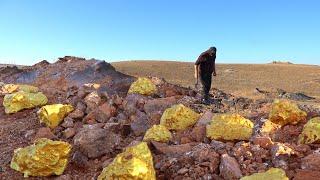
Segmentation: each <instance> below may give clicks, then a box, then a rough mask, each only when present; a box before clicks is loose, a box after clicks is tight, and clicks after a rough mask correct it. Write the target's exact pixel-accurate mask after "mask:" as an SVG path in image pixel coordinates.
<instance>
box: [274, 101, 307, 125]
mask: <svg viewBox="0 0 320 180" xmlns="http://www.w3.org/2000/svg"><path fill="white" fill-rule="evenodd" d="M306 117H307V113H306V112H304V111H302V110H300V109H299V107H298V106H297V105H296V104H294V103H292V102H290V101H287V100H278V99H277V100H275V101H274V102H273V105H272V108H271V112H270V114H269V120H270V121H272V122H273V123H276V124H279V125H281V126H284V125H287V124H297V123H298V122H299V121H302V120H305V119H306Z"/></svg>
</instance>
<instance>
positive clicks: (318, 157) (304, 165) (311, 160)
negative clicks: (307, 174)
mask: <svg viewBox="0 0 320 180" xmlns="http://www.w3.org/2000/svg"><path fill="white" fill-rule="evenodd" d="M301 169H305V170H312V171H319V172H320V154H317V153H314V154H310V155H308V156H307V157H305V158H303V159H302V162H301ZM319 178H320V177H319Z"/></svg>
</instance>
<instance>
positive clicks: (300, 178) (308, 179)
mask: <svg viewBox="0 0 320 180" xmlns="http://www.w3.org/2000/svg"><path fill="white" fill-rule="evenodd" d="M319 177H320V172H319V171H310V170H301V169H298V170H297V173H296V174H295V175H294V178H293V180H319Z"/></svg>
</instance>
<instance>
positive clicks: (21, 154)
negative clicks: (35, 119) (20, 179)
mask: <svg viewBox="0 0 320 180" xmlns="http://www.w3.org/2000/svg"><path fill="white" fill-rule="evenodd" d="M70 151H71V145H70V144H69V143H67V142H63V141H52V140H50V139H46V138H42V139H38V140H36V142H35V144H33V145H31V146H27V147H25V148H18V149H16V150H14V155H13V157H12V160H11V164H10V167H11V168H12V169H14V170H16V171H19V172H21V173H23V174H24V176H25V177H28V176H50V175H61V174H62V173H63V171H64V169H65V168H66V166H67V163H68V156H69V153H70Z"/></svg>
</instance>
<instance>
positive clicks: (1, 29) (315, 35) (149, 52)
mask: <svg viewBox="0 0 320 180" xmlns="http://www.w3.org/2000/svg"><path fill="white" fill-rule="evenodd" d="M209 46H216V47H217V49H218V56H217V62H218V63H267V62H270V61H271V60H290V61H292V62H294V63H304V64H320V1H319V0H157V1H156V0H113V1H111V0H110V1H109V0H105V1H103V0H101V1H98V0H87V1H82V0H0V63H4V62H13V63H17V64H33V63H36V62H37V61H39V60H42V59H47V60H49V61H50V62H53V61H54V60H55V59H56V58H57V57H62V56H64V55H75V56H82V57H86V58H91V57H94V58H97V59H105V60H107V61H109V62H111V61H118V60H130V59H160V60H183V61H194V60H195V59H196V58H197V56H198V55H199V53H201V52H202V51H203V50H206V49H207V48H208V47H209Z"/></svg>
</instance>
